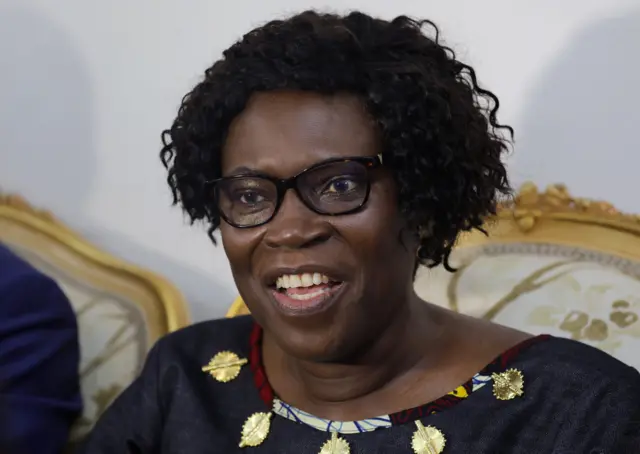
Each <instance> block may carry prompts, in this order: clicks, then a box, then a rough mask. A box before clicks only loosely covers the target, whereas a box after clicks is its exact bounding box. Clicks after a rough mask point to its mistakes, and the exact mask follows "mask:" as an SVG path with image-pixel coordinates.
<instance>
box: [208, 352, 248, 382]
mask: <svg viewBox="0 0 640 454" xmlns="http://www.w3.org/2000/svg"><path fill="white" fill-rule="evenodd" d="M245 364H247V360H246V359H244V358H240V357H239V356H238V355H236V354H235V353H233V352H229V351H224V352H220V353H218V354H217V355H216V356H214V357H213V358H211V361H209V364H207V365H206V366H204V367H203V368H202V372H208V373H209V374H210V375H211V376H212V377H213V378H215V379H216V380H218V381H219V382H222V383H226V382H228V381H231V380H233V379H234V378H236V377H237V376H238V374H239V373H240V369H241V368H242V366H244V365H245Z"/></svg>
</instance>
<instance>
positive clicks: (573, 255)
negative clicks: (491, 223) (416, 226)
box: [416, 243, 640, 369]
mask: <svg viewBox="0 0 640 454" xmlns="http://www.w3.org/2000/svg"><path fill="white" fill-rule="evenodd" d="M451 262H452V264H454V266H456V267H457V268H458V271H457V272H456V273H454V274H452V273H449V272H447V271H446V270H444V269H443V268H441V267H439V268H435V269H431V270H429V269H426V268H425V269H421V270H420V271H419V273H418V277H417V279H416V291H417V293H418V294H419V295H420V296H421V297H422V298H424V299H425V300H427V301H431V302H434V303H436V304H440V305H443V306H445V307H449V308H451V309H453V310H457V311H460V312H462V313H465V314H469V315H473V316H476V317H483V318H486V319H489V320H492V321H494V322H496V323H500V324H503V325H507V326H511V327H514V328H517V329H521V330H523V331H527V332H530V333H534V334H543V333H548V334H552V335H555V336H563V337H568V338H571V339H575V340H579V341H582V342H585V343H587V344H590V345H592V346H594V347H597V348H600V349H602V350H604V351H606V352H608V353H610V354H611V355H613V356H615V357H617V358H619V359H620V360H622V361H624V362H626V363H627V364H629V365H632V366H634V367H636V368H638V369H640V354H638V352H639V351H640V262H636V261H632V260H628V259H624V258H621V257H618V256H615V255H609V254H605V253H601V252H595V251H589V250H587V249H583V248H577V247H569V246H563V245H555V244H535V243H507V244H499V243H497V244H496V243H490V244H487V245H484V246H476V247H467V248H461V249H458V250H457V251H455V252H454V254H453V255H452V260H451Z"/></svg>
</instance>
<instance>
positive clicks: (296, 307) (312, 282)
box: [271, 272, 345, 315]
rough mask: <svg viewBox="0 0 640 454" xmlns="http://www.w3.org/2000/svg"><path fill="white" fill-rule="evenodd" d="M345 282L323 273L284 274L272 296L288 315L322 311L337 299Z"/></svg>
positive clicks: (277, 280) (279, 278) (278, 280)
mask: <svg viewBox="0 0 640 454" xmlns="http://www.w3.org/2000/svg"><path fill="white" fill-rule="evenodd" d="M344 286H345V285H344V282H337V281H333V280H332V279H331V278H329V276H327V275H325V274H322V273H318V272H315V273H302V274H283V275H281V276H279V277H278V278H277V279H276V283H275V289H273V288H272V290H271V293H272V296H273V298H274V300H275V302H276V303H277V306H278V308H279V309H280V310H281V311H282V312H284V313H285V314H287V315H310V314H315V313H318V312H321V311H323V310H325V309H326V308H328V307H329V306H331V305H332V304H333V302H334V301H337V300H338V298H337V296H338V295H339V294H340V293H341V290H342V289H343V288H344Z"/></svg>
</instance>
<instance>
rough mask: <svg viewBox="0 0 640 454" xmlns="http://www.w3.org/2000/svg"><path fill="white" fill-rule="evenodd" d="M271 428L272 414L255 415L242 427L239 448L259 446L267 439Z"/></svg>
mask: <svg viewBox="0 0 640 454" xmlns="http://www.w3.org/2000/svg"><path fill="white" fill-rule="evenodd" d="M270 428H271V413H254V414H252V415H251V416H249V417H248V418H247V420H246V421H245V422H244V425H243V426H242V438H241V439H240V444H239V446H240V447H241V448H244V447H246V446H258V445H261V444H262V442H263V441H265V440H266V439H267V435H269V429H270Z"/></svg>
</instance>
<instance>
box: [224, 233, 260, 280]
mask: <svg viewBox="0 0 640 454" xmlns="http://www.w3.org/2000/svg"><path fill="white" fill-rule="evenodd" d="M220 236H221V238H222V247H223V248H224V252H225V254H226V256H227V259H228V260H229V264H230V265H231V270H232V272H233V274H234V277H236V278H238V277H240V276H241V275H242V274H243V273H247V272H250V270H251V256H252V251H253V249H254V244H255V238H254V237H255V232H251V231H250V230H242V229H236V228H235V227H231V226H229V225H227V224H224V223H222V224H221V225H220Z"/></svg>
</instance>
